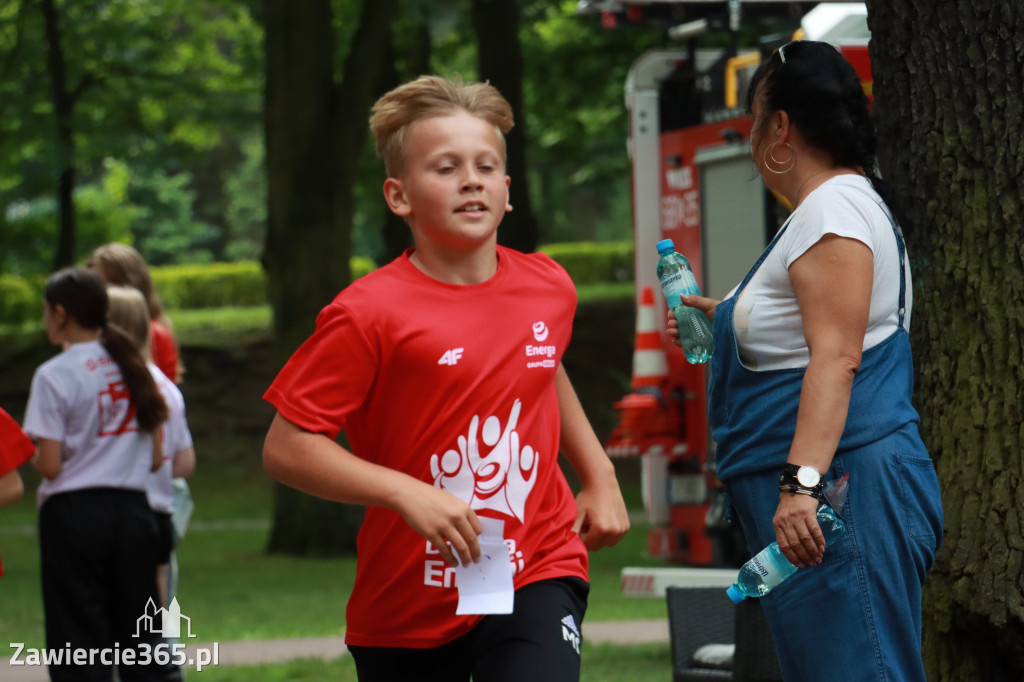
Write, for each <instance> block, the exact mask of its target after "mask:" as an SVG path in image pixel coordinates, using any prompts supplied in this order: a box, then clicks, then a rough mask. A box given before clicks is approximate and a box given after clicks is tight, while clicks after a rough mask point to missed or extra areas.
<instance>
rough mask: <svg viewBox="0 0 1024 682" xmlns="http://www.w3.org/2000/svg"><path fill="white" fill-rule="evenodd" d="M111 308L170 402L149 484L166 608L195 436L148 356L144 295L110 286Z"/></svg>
mask: <svg viewBox="0 0 1024 682" xmlns="http://www.w3.org/2000/svg"><path fill="white" fill-rule="evenodd" d="M107 296H108V297H109V299H110V307H109V309H108V310H107V321H108V322H109V323H111V324H115V325H117V326H118V327H120V328H121V329H122V330H123V331H124V332H125V333H126V334H128V337H129V338H130V339H131V340H132V342H133V343H135V346H136V347H137V348H138V349H139V351H140V352H141V353H142V356H143V357H144V358H146V364H147V366H148V367H149V371H150V373H151V374H152V375H153V379H154V380H155V381H156V385H157V388H159V389H160V394H161V395H162V396H163V397H164V401H165V402H166V403H167V408H168V410H169V411H170V416H169V417H168V419H167V421H166V422H165V423H164V427H163V451H164V460H163V463H162V464H161V466H160V469H158V470H157V472H156V473H155V474H153V475H152V476H150V477H149V478H148V480H147V483H146V497H147V498H148V499H149V506H150V507H152V509H153V512H154V514H155V515H156V521H157V530H158V531H159V534H160V548H159V555H158V559H157V587H158V588H159V590H160V603H161V605H162V606H164V607H167V606H168V605H169V604H170V601H171V599H173V598H174V592H175V590H174V586H175V584H176V582H177V579H176V575H172V571H171V565H172V559H173V557H174V546H175V545H176V544H177V543H176V537H175V533H174V529H173V524H172V523H171V515H172V512H173V511H174V479H175V478H184V477H188V476H191V475H192V472H193V471H194V470H195V466H196V456H195V450H193V447H192V434H191V432H190V431H189V428H188V422H187V421H186V419H185V399H184V398H183V397H182V395H181V391H180V390H179V389H178V387H177V386H175V384H174V382H173V381H171V380H170V379H169V378H168V377H167V375H165V374H164V373H163V371H161V370H160V368H159V367H157V366H156V365H155V364H153V362H152V361H151V360H150V354H149V339H150V333H149V324H150V322H149V307H148V306H147V305H146V298H145V296H143V295H142V292H140V291H139V290H138V289H135V288H133V287H127V286H110V287H107Z"/></svg>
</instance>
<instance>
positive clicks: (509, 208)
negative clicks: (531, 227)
mask: <svg viewBox="0 0 1024 682" xmlns="http://www.w3.org/2000/svg"><path fill="white" fill-rule="evenodd" d="M511 186H512V177H511V176H508V175H506V176H505V189H506V190H507V189H508V188H509V187H511ZM510 199H511V195H510V194H508V193H507V192H506V193H505V213H511V212H512V204H511V203H509V200H510Z"/></svg>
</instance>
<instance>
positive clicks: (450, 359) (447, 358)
mask: <svg viewBox="0 0 1024 682" xmlns="http://www.w3.org/2000/svg"><path fill="white" fill-rule="evenodd" d="M465 350H466V349H465V348H452V349H450V350H446V351H445V352H444V355H442V356H441V359H440V360H438V361H437V364H439V365H450V366H451V365H455V364H456V363H458V361H459V358H461V357H462V353H463V352H464V351H465Z"/></svg>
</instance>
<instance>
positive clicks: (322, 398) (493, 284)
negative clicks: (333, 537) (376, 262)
mask: <svg viewBox="0 0 1024 682" xmlns="http://www.w3.org/2000/svg"><path fill="white" fill-rule="evenodd" d="M410 254H411V251H409V252H406V253H405V254H404V255H403V256H401V257H400V258H398V259H396V260H395V261H393V262H392V263H390V264H389V265H387V266H385V267H383V268H380V269H378V270H376V271H374V272H372V273H370V274H369V275H367V276H365V277H363V278H361V279H359V280H357V281H356V282H354V283H353V284H352V285H351V286H349V287H348V288H346V289H345V290H344V291H342V292H341V294H339V295H338V297H337V298H336V299H335V300H334V301H333V302H332V303H331V304H330V305H328V306H327V307H326V308H324V309H323V311H322V312H321V313H320V315H319V317H318V319H317V328H316V331H315V332H314V334H313V335H312V336H311V337H310V338H309V339H308V340H307V341H306V342H305V343H304V344H303V345H302V347H300V348H299V350H298V351H297V352H296V353H295V355H294V356H293V357H292V358H291V359H290V360H289V361H288V363H287V364H286V365H285V366H284V368H283V369H282V370H281V372H280V374H279V375H278V377H277V378H276V379H275V381H274V383H273V384H272V385H271V387H270V388H269V389H268V390H267V392H266V395H265V398H266V399H267V400H268V401H269V402H271V403H272V404H273V405H274V406H275V407H276V408H277V410H278V412H279V413H280V414H281V416H283V417H284V418H285V419H287V420H289V421H291V422H293V423H294V424H296V425H298V426H300V427H302V428H304V429H307V430H309V431H313V432H317V433H321V434H324V435H326V436H328V437H330V438H334V437H336V436H337V434H338V433H339V431H340V430H341V429H344V430H345V432H346V435H347V437H348V440H349V443H350V445H351V448H352V451H353V452H354V453H355V454H356V455H358V456H359V457H362V458H364V459H366V460H369V461H371V462H375V463H377V464H381V465H383V466H387V467H389V468H392V469H396V470H399V471H402V472H405V473H407V474H409V475H411V476H414V477H416V478H419V479H420V480H422V481H425V482H428V483H431V484H433V485H435V486H437V487H439V488H442V489H444V490H447V491H449V492H451V493H452V494H453V495H455V496H457V497H459V498H461V499H463V500H465V501H466V502H467V503H469V505H470V506H471V507H472V508H473V509H474V510H475V511H476V512H477V513H478V514H479V515H482V516H491V517H494V518H496V519H500V520H502V521H504V528H505V531H504V536H505V544H506V546H507V547H508V550H509V561H510V563H511V564H512V567H513V571H514V574H515V577H514V582H515V586H516V588H518V587H521V586H523V585H525V584H528V583H531V582H535V581H538V580H545V579H550V578H557V577H568V576H576V577H580V578H584V579H586V577H587V552H586V549H585V547H584V545H583V543H582V542H581V541H580V539H579V537H578V536H577V535H576V534H575V533H573V532H572V526H573V524H574V522H575V519H576V504H575V500H574V499H573V495H572V491H571V490H570V489H569V486H568V484H567V483H566V481H565V478H564V476H563V475H562V472H561V470H560V468H559V465H558V443H559V433H560V424H559V411H558V398H557V395H556V391H555V384H554V375H555V371H556V369H557V368H558V365H559V363H560V362H561V358H562V354H563V353H564V352H565V349H566V347H567V345H568V344H569V338H570V335H571V327H572V320H573V316H574V314H575V309H576V292H575V288H574V286H573V284H572V281H571V280H570V278H569V276H568V275H567V274H566V272H565V271H564V270H563V269H562V268H561V266H559V265H558V264H556V263H555V262H554V261H553V260H551V259H550V258H548V257H547V256H545V255H543V254H530V255H525V254H522V253H519V252H516V251H512V250H509V249H505V248H502V247H498V269H497V272H496V273H495V275H494V276H493V277H491V278H490V279H489V280H488V281H486V282H483V283H481V284H475V285H468V286H459V285H450V284H446V283H443V282H438V281H436V280H434V279H432V278H430V277H428V276H427V275H425V274H423V273H422V272H420V271H419V270H418V269H417V268H416V267H415V266H414V265H413V264H412V263H411V262H410V260H409V256H410ZM295 456H296V457H301V456H302V453H301V452H296V453H295ZM357 545H358V566H357V575H356V582H355V588H354V590H353V593H352V596H351V598H350V599H349V602H348V610H347V634H346V641H347V642H348V643H349V644H352V645H357V646H385V647H411V648H426V647H433V646H437V645H440V644H443V643H445V642H448V641H450V640H452V639H454V638H456V637H458V636H460V635H462V634H464V633H465V632H467V631H468V630H469V629H470V628H472V627H473V625H475V624H476V623H477V622H478V621H479V620H480V618H481V617H482V616H456V615H455V610H456V605H457V602H458V592H457V590H456V588H455V584H454V570H453V569H451V568H449V567H447V565H446V564H445V563H444V561H443V560H442V558H441V555H440V554H439V553H438V552H437V550H436V549H434V548H433V547H432V546H430V545H429V543H428V542H427V541H426V540H424V539H423V538H422V537H421V536H420V535H418V534H417V533H416V532H415V531H413V530H412V529H411V528H410V527H409V526H408V525H407V524H406V523H405V522H404V521H403V520H402V518H401V517H400V516H399V515H398V514H397V513H395V512H393V511H390V510H387V509H382V508H377V507H370V508H368V509H367V513H366V518H365V521H364V522H363V525H362V528H361V529H360V532H359V537H358V541H357Z"/></svg>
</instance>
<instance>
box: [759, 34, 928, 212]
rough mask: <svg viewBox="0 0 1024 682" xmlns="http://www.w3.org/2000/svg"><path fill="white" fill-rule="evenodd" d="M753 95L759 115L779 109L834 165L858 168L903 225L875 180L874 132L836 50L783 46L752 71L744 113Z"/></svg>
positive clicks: (889, 194) (856, 80) (852, 74)
mask: <svg viewBox="0 0 1024 682" xmlns="http://www.w3.org/2000/svg"><path fill="white" fill-rule="evenodd" d="M758 94H760V95H761V96H762V97H763V98H764V99H763V103H764V107H763V110H762V112H761V115H762V116H768V115H770V114H772V113H774V112H776V111H785V112H786V114H787V115H788V116H789V120H790V121H791V122H792V123H793V124H794V125H795V126H796V127H797V129H798V130H799V131H800V134H801V135H802V136H803V138H804V139H805V140H807V142H808V144H810V145H811V146H813V147H814V148H816V149H819V150H821V151H823V152H825V153H827V154H829V155H830V156H831V157H832V160H833V161H834V162H835V164H836V165H838V166H846V167H851V168H860V169H862V170H863V172H864V174H865V175H866V176H867V178H868V180H870V181H871V184H872V186H873V187H874V188H875V191H876V192H878V194H879V196H881V197H882V200H883V201H884V202H885V203H886V205H887V206H888V207H889V210H890V211H892V213H893V215H894V217H895V218H896V220H897V222H898V223H900V224H902V225H904V227H907V226H908V224H909V216H908V215H907V214H906V212H905V211H904V210H903V208H902V206H900V205H899V203H898V202H897V201H896V197H895V194H894V192H893V190H892V189H891V187H890V186H889V184H888V183H886V182H884V181H883V180H882V179H881V178H879V177H878V171H877V168H876V166H877V162H876V158H875V147H876V138H875V128H874V125H873V124H872V122H871V113H870V105H869V103H868V98H867V96H866V95H865V94H864V88H863V86H862V84H861V80H860V76H858V75H857V72H856V71H854V69H853V66H852V65H851V64H850V63H849V62H848V61H846V58H845V57H843V55H842V54H841V53H840V52H839V50H837V49H836V48H835V47H833V46H832V45H830V44H828V43H822V42H814V41H809V40H795V41H793V42H791V43H789V44H787V45H783V46H782V47H781V48H779V50H778V51H777V52H775V53H774V54H773V55H772V56H771V57H770V58H768V59H767V60H765V61H764V62H762V63H761V65H760V66H759V67H758V68H757V71H755V72H754V75H753V77H752V78H751V81H750V85H749V87H748V88H747V108H748V109H750V110H752V109H753V104H754V98H755V96H756V95H758ZM756 124H757V122H756V121H755V125H756Z"/></svg>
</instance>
